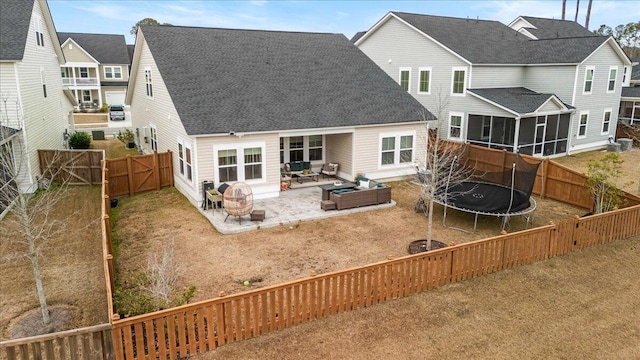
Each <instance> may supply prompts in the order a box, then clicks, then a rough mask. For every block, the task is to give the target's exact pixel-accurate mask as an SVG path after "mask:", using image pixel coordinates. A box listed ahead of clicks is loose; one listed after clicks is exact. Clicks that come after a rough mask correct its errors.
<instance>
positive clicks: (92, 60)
mask: <svg viewBox="0 0 640 360" xmlns="http://www.w3.org/2000/svg"><path fill="white" fill-rule="evenodd" d="M58 39H59V40H60V46H61V47H62V52H63V53H64V57H65V60H66V63H65V64H64V65H62V69H61V72H62V82H63V85H64V87H65V90H69V91H71V92H72V93H73V96H74V98H75V99H76V104H77V106H78V107H81V108H84V109H98V108H100V107H101V106H102V104H105V103H106V104H108V105H124V99H125V96H126V92H127V83H128V81H129V66H130V65H131V63H130V58H129V51H128V50H127V44H126V42H125V39H124V35H113V34H86V33H63V32H60V33H58Z"/></svg>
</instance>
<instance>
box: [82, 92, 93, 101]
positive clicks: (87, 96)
mask: <svg viewBox="0 0 640 360" xmlns="http://www.w3.org/2000/svg"><path fill="white" fill-rule="evenodd" d="M82 102H91V90H82Z"/></svg>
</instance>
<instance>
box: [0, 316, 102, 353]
mask: <svg viewBox="0 0 640 360" xmlns="http://www.w3.org/2000/svg"><path fill="white" fill-rule="evenodd" d="M111 334H112V330H111V324H103V325H97V326H92V327H87V328H81V329H74V330H69V331H61V332H57V333H53V334H47V335H41V336H34V337H28V338H22V339H17V340H9V341H3V342H0V359H3V360H4V359H6V360H17V359H20V360H30V359H34V360H39V359H43V360H112V359H114V352H113V350H114V348H113V341H112V338H111Z"/></svg>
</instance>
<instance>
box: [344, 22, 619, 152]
mask: <svg viewBox="0 0 640 360" xmlns="http://www.w3.org/2000/svg"><path fill="white" fill-rule="evenodd" d="M354 42H355V44H356V46H358V47H359V48H360V49H361V50H362V51H363V52H364V53H365V54H367V56H369V57H370V58H371V59H372V60H373V61H374V62H375V63H376V64H378V66H380V67H381V68H382V69H383V70H384V71H385V72H386V73H387V74H388V75H389V76H391V77H392V78H394V79H395V80H396V81H397V82H398V83H399V84H400V85H401V86H403V87H404V88H405V89H406V90H407V92H408V93H410V94H411V95H413V97H414V98H415V99H417V100H418V101H420V103H421V104H422V105H424V106H425V107H427V108H428V109H429V110H431V111H432V112H433V113H434V114H435V115H436V116H437V117H438V118H439V121H438V123H439V127H440V133H441V135H443V136H446V137H448V138H449V139H451V140H455V141H469V142H471V143H474V144H478V145H483V146H489V147H494V148H503V149H507V150H509V151H520V152H523V153H527V154H532V155H535V156H559V155H563V154H568V153H571V152H573V151H582V150H588V149H594V148H598V147H602V146H604V145H606V144H607V142H608V141H609V137H610V136H612V135H614V134H615V126H614V124H612V123H610V121H611V119H617V118H618V108H619V104H620V94H621V89H622V82H623V71H624V68H625V67H629V66H630V65H631V61H630V60H629V58H628V57H627V56H626V55H625V54H624V52H623V51H622V49H621V48H620V46H619V45H618V44H617V43H616V42H615V40H613V38H611V37H602V36H595V35H593V34H592V33H591V32H589V31H588V30H587V29H585V28H583V27H582V26H580V25H579V24H577V23H574V22H569V21H560V20H552V19H540V18H531V17H519V18H518V19H516V21H514V22H513V23H512V24H511V25H510V26H506V25H504V24H501V23H499V22H497V21H487V20H474V19H458V18H450V17H439V16H430V15H420V14H408V13H400V12H390V13H388V14H387V15H386V16H385V17H383V18H382V19H381V20H380V21H378V22H377V23H376V24H375V25H374V26H373V27H372V28H371V29H370V30H368V31H367V32H365V33H364V34H361V33H358V35H357V37H356V38H354ZM585 86H586V87H587V90H586V91H585Z"/></svg>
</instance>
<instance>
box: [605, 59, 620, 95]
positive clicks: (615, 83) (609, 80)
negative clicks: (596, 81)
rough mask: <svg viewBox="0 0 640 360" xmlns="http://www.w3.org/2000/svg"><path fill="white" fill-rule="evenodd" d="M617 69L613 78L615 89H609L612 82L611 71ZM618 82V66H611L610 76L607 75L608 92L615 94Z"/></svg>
mask: <svg viewBox="0 0 640 360" xmlns="http://www.w3.org/2000/svg"><path fill="white" fill-rule="evenodd" d="M612 70H615V71H616V76H615V77H614V78H613V90H609V82H611V71H612ZM617 84H618V67H617V66H609V76H608V77H607V94H613V93H614V92H616V85H617Z"/></svg>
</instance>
